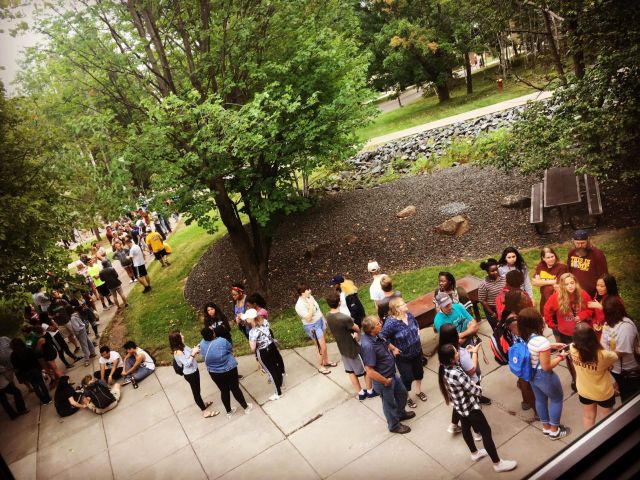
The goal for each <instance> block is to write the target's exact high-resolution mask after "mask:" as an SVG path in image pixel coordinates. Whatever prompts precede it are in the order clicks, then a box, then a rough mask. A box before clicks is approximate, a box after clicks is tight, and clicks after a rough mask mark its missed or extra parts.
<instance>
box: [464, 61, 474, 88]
mask: <svg viewBox="0 0 640 480" xmlns="http://www.w3.org/2000/svg"><path fill="white" fill-rule="evenodd" d="M464 69H465V71H466V73H467V75H466V81H467V94H470V93H473V79H472V78H471V60H470V59H469V52H464Z"/></svg>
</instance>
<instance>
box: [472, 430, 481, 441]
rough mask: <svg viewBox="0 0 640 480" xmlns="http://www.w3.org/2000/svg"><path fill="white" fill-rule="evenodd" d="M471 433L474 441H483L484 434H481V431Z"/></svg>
mask: <svg viewBox="0 0 640 480" xmlns="http://www.w3.org/2000/svg"><path fill="white" fill-rule="evenodd" d="M471 435H472V436H473V441H474V442H481V441H482V435H480V434H479V433H476V432H471Z"/></svg>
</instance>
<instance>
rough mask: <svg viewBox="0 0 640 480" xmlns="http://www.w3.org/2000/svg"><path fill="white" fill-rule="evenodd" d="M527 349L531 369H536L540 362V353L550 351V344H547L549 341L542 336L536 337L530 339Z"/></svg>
mask: <svg viewBox="0 0 640 480" xmlns="http://www.w3.org/2000/svg"><path fill="white" fill-rule="evenodd" d="M527 347H528V348H529V356H530V357H531V368H536V367H537V366H538V361H539V360H540V352H547V351H550V350H551V343H549V340H548V339H547V337H545V336H544V335H536V336H534V337H531V339H530V340H529V343H528V344H527ZM538 368H542V367H538Z"/></svg>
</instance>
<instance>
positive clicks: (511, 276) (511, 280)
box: [496, 270, 534, 318]
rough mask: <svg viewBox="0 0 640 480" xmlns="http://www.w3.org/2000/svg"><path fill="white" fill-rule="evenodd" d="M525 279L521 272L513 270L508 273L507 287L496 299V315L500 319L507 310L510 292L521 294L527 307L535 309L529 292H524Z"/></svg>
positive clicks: (505, 278)
mask: <svg viewBox="0 0 640 480" xmlns="http://www.w3.org/2000/svg"><path fill="white" fill-rule="evenodd" d="M523 279H524V275H523V274H522V272H521V271H520V270H511V271H510V272H507V274H506V275H505V276H504V280H505V286H504V288H503V289H502V292H500V293H499V294H498V296H497V297H496V314H497V315H498V318H502V316H503V313H504V310H505V298H506V295H507V293H509V292H521V293H522V297H523V298H524V299H525V300H526V304H527V305H526V306H527V307H533V306H534V305H533V300H531V297H530V296H529V294H528V293H527V292H525V291H524V290H522V288H521V287H522V282H523ZM523 308H525V307H523Z"/></svg>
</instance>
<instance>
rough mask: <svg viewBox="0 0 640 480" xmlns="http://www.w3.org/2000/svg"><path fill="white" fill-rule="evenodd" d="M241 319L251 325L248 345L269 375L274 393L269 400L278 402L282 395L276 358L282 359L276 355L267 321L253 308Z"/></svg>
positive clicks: (274, 344) (280, 375)
mask: <svg viewBox="0 0 640 480" xmlns="http://www.w3.org/2000/svg"><path fill="white" fill-rule="evenodd" d="M242 319H243V320H245V321H246V322H248V323H249V324H250V325H251V330H250V331H249V345H250V346H251V350H252V351H253V352H255V354H256V358H257V360H258V362H259V363H260V366H261V367H262V369H263V370H264V371H265V372H266V373H267V374H268V375H269V380H270V383H271V384H272V385H273V387H274V390H275V391H274V392H273V395H271V396H270V397H269V400H272V401H273V400H278V399H279V398H280V395H282V371H281V367H280V364H279V362H280V360H279V359H278V358H280V359H282V357H281V356H280V354H279V353H276V352H277V350H278V347H277V346H276V343H275V340H274V339H273V336H272V335H271V329H270V328H269V321H268V320H267V319H265V318H264V317H263V316H262V315H260V314H259V313H258V312H257V311H256V310H255V309H253V308H250V309H249V310H247V311H246V312H245V313H243V314H242Z"/></svg>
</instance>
